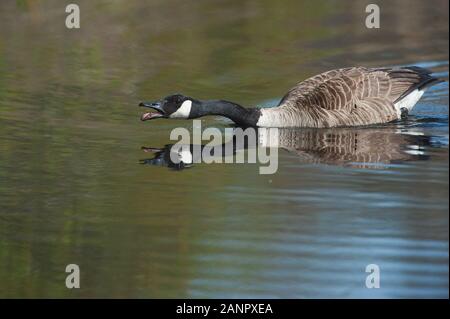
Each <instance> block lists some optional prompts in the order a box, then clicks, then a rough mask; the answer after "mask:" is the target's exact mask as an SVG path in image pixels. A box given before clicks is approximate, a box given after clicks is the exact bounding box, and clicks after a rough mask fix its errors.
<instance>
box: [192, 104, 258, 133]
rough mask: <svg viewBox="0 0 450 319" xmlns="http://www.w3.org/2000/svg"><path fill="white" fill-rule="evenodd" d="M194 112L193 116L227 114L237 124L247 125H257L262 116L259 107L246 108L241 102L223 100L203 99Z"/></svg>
mask: <svg viewBox="0 0 450 319" xmlns="http://www.w3.org/2000/svg"><path fill="white" fill-rule="evenodd" d="M192 113H194V114H192ZM192 113H191V117H193V118H194V117H201V116H206V115H220V116H225V117H227V118H229V119H230V120H232V121H233V122H234V123H236V124H237V125H239V126H246V127H248V126H253V127H255V126H256V123H257V122H258V119H259V116H260V111H259V110H258V109H255V108H245V107H242V106H240V105H239V104H236V103H233V102H229V101H223V100H210V101H202V102H200V103H199V106H198V107H197V108H195V110H194V109H193V112H192Z"/></svg>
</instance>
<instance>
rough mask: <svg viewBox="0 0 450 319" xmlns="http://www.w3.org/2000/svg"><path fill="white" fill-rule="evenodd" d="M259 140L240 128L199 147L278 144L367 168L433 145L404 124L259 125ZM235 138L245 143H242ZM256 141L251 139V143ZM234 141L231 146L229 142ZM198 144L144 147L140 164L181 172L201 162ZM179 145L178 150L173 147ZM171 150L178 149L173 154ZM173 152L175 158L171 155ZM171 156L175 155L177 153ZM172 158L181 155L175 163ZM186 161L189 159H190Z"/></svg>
mask: <svg viewBox="0 0 450 319" xmlns="http://www.w3.org/2000/svg"><path fill="white" fill-rule="evenodd" d="M254 138H256V139H257V140H256V141H251V140H249V138H248V137H246V138H244V136H242V131H240V130H235V131H234V134H233V139H232V140H230V141H229V142H227V143H223V144H221V145H220V152H217V150H218V149H217V148H214V147H212V146H209V145H201V146H200V148H201V150H202V152H197V154H200V155H201V154H202V153H203V154H204V153H205V151H206V152H207V153H208V154H210V155H211V156H213V157H214V156H215V155H216V154H214V152H217V153H218V154H217V156H218V157H222V158H224V157H227V156H234V155H235V154H236V153H237V152H240V151H245V150H248V149H250V148H252V146H254V145H257V146H258V147H263V148H272V147H276V148H278V149H282V150H285V151H287V152H289V153H291V154H295V155H296V157H297V158H298V159H299V160H300V161H301V162H303V163H316V164H328V165H339V166H350V167H357V168H366V169H379V168H386V166H387V165H390V164H400V163H404V162H407V161H417V160H427V159H428V158H429V156H428V155H426V153H425V148H426V147H427V146H430V137H429V136H426V135H423V134H422V133H421V132H420V131H413V130H410V129H402V128H400V127H377V128H360V129H355V128H333V129H278V130H277V131H274V130H273V129H258V131H257V134H256V136H255V137H254ZM237 141H241V143H238V142H237ZM251 142H253V143H251ZM230 143H231V144H232V145H231V147H230V145H229V144H230ZM194 147H195V145H194V144H189V145H186V148H185V151H184V152H185V153H183V154H182V153H180V151H179V148H174V144H168V145H165V146H164V147H163V148H155V147H142V149H143V150H144V151H145V152H147V153H153V154H154V156H153V157H152V158H146V159H143V160H141V161H140V162H141V163H142V164H147V165H156V166H166V167H169V168H172V169H176V170H180V169H185V168H189V167H192V166H193V165H194V164H192V163H197V162H201V159H199V158H196V157H195V154H196V152H194V151H193V150H194ZM175 149H177V150H175ZM173 152H178V153H177V154H173ZM171 153H172V156H171ZM173 155H176V156H175V157H173ZM171 158H179V161H178V162H177V163H175V162H173V161H172V160H171ZM186 159H187V160H186Z"/></svg>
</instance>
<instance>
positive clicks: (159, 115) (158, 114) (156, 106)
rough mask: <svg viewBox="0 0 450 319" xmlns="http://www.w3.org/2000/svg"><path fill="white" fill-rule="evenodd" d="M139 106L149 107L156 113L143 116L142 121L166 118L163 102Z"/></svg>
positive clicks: (145, 103) (142, 103)
mask: <svg viewBox="0 0 450 319" xmlns="http://www.w3.org/2000/svg"><path fill="white" fill-rule="evenodd" d="M139 106H141V107H148V108H150V109H152V110H154V111H156V112H147V113H144V114H142V116H141V121H148V120H153V119H157V118H165V117H167V116H166V113H165V112H164V110H163V108H162V104H161V102H159V101H157V102H141V103H139Z"/></svg>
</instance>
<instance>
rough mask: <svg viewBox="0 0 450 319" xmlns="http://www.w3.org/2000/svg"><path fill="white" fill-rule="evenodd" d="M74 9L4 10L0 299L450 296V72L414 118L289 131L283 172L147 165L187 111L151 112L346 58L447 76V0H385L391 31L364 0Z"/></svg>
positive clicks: (270, 93) (285, 84) (34, 6)
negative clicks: (371, 274)
mask: <svg viewBox="0 0 450 319" xmlns="http://www.w3.org/2000/svg"><path fill="white" fill-rule="evenodd" d="M77 3H79V4H80V7H81V16H82V18H81V29H79V30H67V29H66V28H65V27H64V20H65V13H64V7H63V3H61V2H60V1H51V0H50V1H27V0H21V1H19V0H18V1H2V2H1V4H0V297H8V298H11V297H27V298H28V297H45V298H51V297H75V298H78V297H114V298H115V297H126V298H128V297H141V298H160V297H170V298H175V297H181V298H184V297H202V298H203V297H206V298H213V297H274V298H279V297H286V298H300V297H302V298H303V297H306V298H311V297H332V298H345V297H362V298H372V297H376V298H379V297H393V298H403V297H420V298H422V297H445V298H448V283H449V277H448V261H449V259H448V257H449V254H448V249H449V246H448V239H449V238H448V233H449V226H448V207H449V202H448V178H449V176H448V168H449V164H448V105H449V104H448V83H447V82H445V83H441V84H439V85H437V86H434V87H433V88H432V89H430V90H429V91H428V92H427V93H426V95H425V96H424V98H423V99H422V100H421V101H420V102H419V104H418V105H417V107H416V108H415V110H414V114H413V116H411V118H410V119H409V120H408V121H407V122H403V123H398V124H390V125H382V126H379V127H372V128H366V129H355V130H352V129H350V130H349V129H346V130H345V129H340V130H332V131H305V130H303V131H302V130H300V131H299V130H297V131H294V133H292V132H291V133H289V132H287V133H286V135H285V136H288V137H289V134H291V135H293V136H294V137H293V138H292V139H289V138H287V139H285V140H284V141H285V143H287V145H283V146H286V148H287V149H288V150H287V149H280V151H279V169H278V172H277V173H276V174H274V175H259V174H258V167H259V166H258V165H256V164H234V165H233V164H215V165H206V164H198V165H194V167H192V168H189V169H185V170H182V171H174V170H171V169H169V168H167V167H161V166H152V165H140V164H139V160H141V159H145V158H149V157H152V155H151V154H148V153H144V152H143V151H142V150H141V147H142V146H147V147H163V146H164V145H165V144H168V143H169V142H170V141H169V132H170V130H171V129H173V128H175V127H177V126H180V125H181V126H183V127H186V128H190V129H192V123H191V122H190V121H182V122H179V121H169V120H156V121H151V122H146V123H142V122H140V121H139V116H140V113H141V111H142V110H141V109H139V108H137V103H138V102H139V101H140V100H142V99H156V98H159V97H161V96H164V95H167V94H169V93H173V92H182V93H184V94H187V95H190V96H193V97H196V98H200V99H209V98H223V99H228V100H232V101H236V102H238V103H241V104H243V105H248V106H253V105H272V104H276V102H277V101H278V99H279V98H280V97H281V96H282V95H283V94H284V93H285V92H286V91H287V90H288V89H289V88H290V87H292V86H293V85H294V84H295V83H296V82H298V81H300V80H302V79H304V78H306V77H308V76H311V75H314V74H316V73H320V72H322V71H325V70H328V69H332V68H338V67H344V66H352V65H364V66H387V65H403V64H415V65H419V66H423V67H428V68H430V69H432V70H433V71H434V72H436V75H438V76H440V77H443V78H445V79H448V68H449V66H448V60H449V52H448V42H449V41H448V35H449V33H448V2H447V1H445V0H442V1H438V0H435V1H426V2H425V1H406V0H404V1H403V0H397V1H386V2H383V1H377V3H379V4H380V6H381V11H382V20H381V29H379V30H368V29H365V28H364V25H363V23H364V18H365V13H364V8H365V3H364V2H363V1H361V2H359V3H358V2H355V1H351V2H350V1H321V0H316V1H308V2H307V1H304V2H302V1H294V0H292V1H286V2H283V3H279V4H278V3H276V2H275V1H269V0H267V1H195V2H190V3H188V2H186V1H162V0H160V1H149V3H148V4H144V3H143V2H141V1H139V2H138V1H125V0H123V1H81V0H80V1H77ZM405 6H407V8H408V10H407V14H405V11H404V8H405ZM202 125H203V126H204V127H207V126H215V127H219V128H222V129H224V128H226V127H228V126H229V123H228V122H227V121H224V120H222V119H217V118H204V119H203V120H202ZM292 141H294V142H292ZM355 142H357V145H355ZM289 143H294V146H295V147H294V149H295V150H293V148H292V147H291V148H289V146H293V145H291V144H289ZM71 263H75V264H78V265H79V266H80V268H81V289H78V290H68V289H67V288H66V287H65V277H66V273H65V267H66V265H67V264H71ZM372 263H375V264H377V265H379V267H380V270H381V288H380V289H367V288H365V279H366V275H367V273H365V267H366V265H368V264H372Z"/></svg>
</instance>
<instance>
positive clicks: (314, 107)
mask: <svg viewBox="0 0 450 319" xmlns="http://www.w3.org/2000/svg"><path fill="white" fill-rule="evenodd" d="M430 73H431V72H430V71H428V70H426V69H423V68H419V67H399V68H364V67H352V68H345V69H337V70H332V71H328V72H325V73H322V74H319V75H316V76H313V77H311V78H309V79H307V80H305V81H303V82H300V83H299V84H297V85H296V86H295V87H294V88H292V89H291V90H290V91H289V92H288V93H287V94H286V95H285V96H284V97H283V98H282V100H281V102H280V103H279V105H278V106H277V107H274V108H268V109H260V112H261V115H260V117H259V119H258V122H257V126H259V127H312V128H314V127H315V128H323V127H342V126H360V125H369V124H379V123H387V122H391V121H395V120H398V119H400V118H401V116H402V110H401V109H402V108H406V110H407V111H409V110H410V109H411V108H412V107H413V106H414V104H415V103H416V102H417V100H418V99H419V98H420V97H421V95H422V94H423V90H424V89H425V88H426V87H427V86H428V85H430V84H432V83H434V82H437V81H438V79H437V78H435V77H433V76H431V75H430ZM408 96H409V98H408ZM407 99H408V101H406V100H407ZM402 100H405V101H406V102H407V103H403V104H402Z"/></svg>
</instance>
